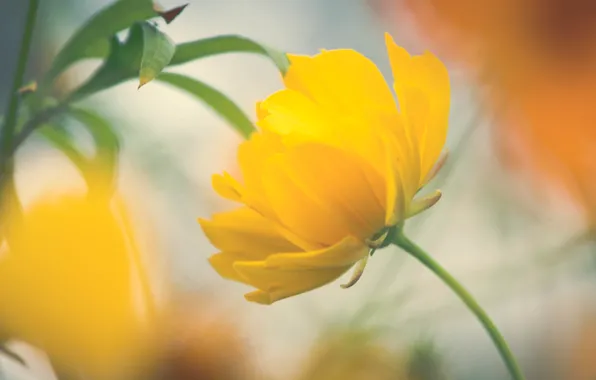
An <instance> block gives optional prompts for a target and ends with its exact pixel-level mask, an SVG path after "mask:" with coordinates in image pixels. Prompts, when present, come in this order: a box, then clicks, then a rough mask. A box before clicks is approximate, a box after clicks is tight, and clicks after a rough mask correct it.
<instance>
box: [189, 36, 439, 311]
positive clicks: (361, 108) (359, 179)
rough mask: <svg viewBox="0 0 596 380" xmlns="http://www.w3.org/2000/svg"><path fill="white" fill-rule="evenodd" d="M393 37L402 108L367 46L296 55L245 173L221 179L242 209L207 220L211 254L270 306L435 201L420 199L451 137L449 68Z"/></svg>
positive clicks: (245, 151)
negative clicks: (362, 49) (215, 250)
mask: <svg viewBox="0 0 596 380" xmlns="http://www.w3.org/2000/svg"><path fill="white" fill-rule="evenodd" d="M386 44H387V50H388V53H389V60H390V63H391V68H392V71H393V77H394V81H395V82H394V86H393V87H394V90H395V92H396V95H397V98H398V101H399V108H398V103H397V102H396V100H395V99H394V95H393V93H392V92H391V89H390V87H389V86H388V85H387V83H386V82H385V80H384V78H383V76H382V74H381V72H380V71H379V70H378V69H377V67H376V66H375V65H374V63H372V62H371V61H370V60H369V59H367V58H366V57H364V56H363V55H361V54H360V53H357V52H355V51H353V50H331V51H322V52H321V53H320V54H317V55H315V56H313V57H309V56H300V55H291V56H289V58H290V61H291V66H290V68H289V71H288V72H287V74H286V75H285V77H284V84H285V89H283V90H280V91H278V92H276V93H274V94H272V95H271V96H269V97H268V98H267V99H265V100H264V101H263V102H261V103H259V105H258V106H257V118H258V121H257V125H258V127H260V130H259V132H257V133H255V134H253V136H252V137H251V138H250V140H249V141H247V142H244V143H243V144H242V145H241V146H240V147H239V150H238V160H239V164H240V168H241V171H242V177H243V179H242V181H238V180H236V179H234V178H233V177H232V176H231V175H229V174H228V173H224V174H223V175H216V176H214V178H213V186H214V188H215V190H216V191H217V192H218V193H219V194H220V195H221V196H222V197H224V198H228V199H230V200H233V201H236V202H239V203H242V204H243V206H242V207H240V208H237V209H235V210H233V211H229V212H224V213H220V214H216V215H214V216H213V219H212V220H210V221H208V220H200V223H201V226H202V228H203V231H204V232H205V233H206V235H207V236H208V237H209V239H210V240H211V242H212V244H213V245H214V246H216V247H217V248H218V249H220V251H221V252H220V253H217V254H215V255H214V256H212V257H211V259H210V262H211V264H212V265H213V267H214V268H215V269H216V270H217V272H218V273H219V274H220V275H221V276H223V277H225V278H228V279H231V280H235V281H239V282H243V283H246V284H248V285H251V286H253V287H255V288H257V289H258V290H256V291H253V292H251V293H248V294H247V295H246V298H247V299H248V300H249V301H254V302H258V303H262V304H271V303H273V302H275V301H278V300H281V299H283V298H286V297H290V296H293V295H297V294H300V293H303V292H306V291H308V290H311V289H314V288H317V287H320V286H322V285H324V284H327V283H329V282H331V281H333V280H335V279H337V278H338V277H339V276H341V275H342V274H344V273H345V272H346V271H347V270H348V269H350V268H351V267H352V266H353V265H354V264H356V263H357V262H359V261H360V262H361V263H364V262H365V260H366V258H367V257H368V252H369V250H370V249H374V248H376V247H379V246H383V245H384V244H385V243H386V242H385V240H386V237H387V235H388V234H389V231H390V228H392V227H394V226H396V225H398V224H400V223H401V222H403V221H404V220H405V219H406V218H407V217H409V216H412V215H414V214H416V213H418V212H420V211H422V210H424V209H426V208H428V207H430V206H432V205H433V204H434V203H435V202H436V201H437V200H438V198H439V196H440V193H439V192H435V193H434V194H432V195H430V196H428V197H422V198H421V199H416V200H414V196H415V195H416V193H417V192H418V191H419V190H420V188H422V187H423V186H424V185H425V184H426V183H427V182H428V181H429V180H430V178H432V176H433V175H434V173H435V172H436V170H437V167H436V166H435V164H436V163H437V160H438V159H439V157H440V155H441V151H442V149H443V145H444V143H445V138H446V134H447V118H448V113H449V77H448V73H447V71H446V69H445V67H444V66H443V64H442V63H441V62H440V61H439V60H438V59H437V58H436V57H435V56H433V55H432V54H430V53H425V54H424V55H421V56H415V57H412V56H410V55H409V54H408V53H407V52H406V51H405V50H404V49H403V48H401V47H399V46H397V45H396V44H395V43H394V42H393V39H392V38H391V37H390V36H389V35H386ZM360 268H363V265H361V267H360ZM357 272H359V273H361V270H360V271H359V270H357ZM357 277H358V273H356V277H355V279H356V278H357ZM353 282H355V280H353V281H351V282H350V284H352V283H353Z"/></svg>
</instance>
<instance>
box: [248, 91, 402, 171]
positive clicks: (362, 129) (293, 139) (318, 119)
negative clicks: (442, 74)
mask: <svg viewBox="0 0 596 380" xmlns="http://www.w3.org/2000/svg"><path fill="white" fill-rule="evenodd" d="M359 107H360V105H355V106H354V107H353V108H354V109H356V108H359ZM261 109H262V110H263V111H262V112H265V111H266V116H265V117H264V118H262V119H259V120H258V121H257V125H258V126H259V127H261V128H262V129H263V130H266V131H270V132H273V133H276V134H278V135H281V136H284V139H283V141H284V144H285V145H286V146H292V145H297V144H302V143H304V142H319V143H324V144H327V145H331V146H334V147H337V148H340V149H342V150H345V151H348V152H350V153H355V154H357V155H359V156H360V157H362V158H363V159H364V160H366V161H368V162H369V163H370V164H371V165H372V166H373V167H374V168H376V169H377V171H378V172H379V173H381V174H382V173H383V172H384V167H383V161H382V152H381V149H380V146H379V144H378V139H377V134H378V132H379V130H381V129H383V126H384V124H393V123H391V122H385V121H383V120H381V119H382V118H383V117H386V118H387V119H388V120H390V119H391V117H397V116H398V115H397V109H396V112H395V113H394V114H393V115H387V116H383V115H378V114H375V113H371V114H370V115H369V116H368V118H363V117H361V116H354V115H353V114H350V113H348V112H343V113H338V112H333V110H330V109H328V108H324V107H322V106H320V105H318V104H317V103H316V102H315V101H314V100H312V99H311V98H309V97H308V96H306V95H304V94H303V93H300V92H298V91H295V90H290V89H286V90H281V91H278V92H276V93H274V94H273V95H271V96H269V97H268V98H267V99H265V100H264V101H263V102H261Z"/></svg>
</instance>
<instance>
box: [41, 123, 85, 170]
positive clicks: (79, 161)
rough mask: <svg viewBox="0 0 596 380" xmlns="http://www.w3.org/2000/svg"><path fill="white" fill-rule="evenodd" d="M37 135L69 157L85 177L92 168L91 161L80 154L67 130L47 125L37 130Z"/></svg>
mask: <svg viewBox="0 0 596 380" xmlns="http://www.w3.org/2000/svg"><path fill="white" fill-rule="evenodd" d="M37 134H38V135H39V136H41V137H43V138H44V139H45V140H46V141H47V142H48V143H50V144H51V145H53V146H54V147H55V148H56V149H58V150H59V151H61V152H62V153H63V154H64V155H65V156H66V157H68V159H69V160H70V161H71V162H72V163H73V164H74V165H75V166H76V167H77V169H79V171H80V172H81V174H82V175H83V176H84V175H85V173H87V171H88V170H89V168H90V166H91V165H90V162H89V159H88V158H87V157H85V155H84V154H82V153H81V152H79V150H78V149H77V148H76V144H75V142H74V141H72V137H71V136H70V134H69V133H68V131H67V130H65V129H63V128H60V127H58V126H55V125H50V124H46V125H44V126H42V127H41V128H39V129H38V130H37Z"/></svg>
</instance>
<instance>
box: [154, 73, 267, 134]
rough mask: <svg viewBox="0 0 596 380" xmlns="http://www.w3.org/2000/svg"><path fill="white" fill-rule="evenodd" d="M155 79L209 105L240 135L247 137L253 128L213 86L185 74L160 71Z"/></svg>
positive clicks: (233, 104) (247, 119)
mask: <svg viewBox="0 0 596 380" xmlns="http://www.w3.org/2000/svg"><path fill="white" fill-rule="evenodd" d="M157 80H159V81H161V82H164V83H168V84H170V85H172V86H174V87H177V88H179V89H182V90H184V91H187V92H189V93H190V94H192V95H194V96H195V97H197V98H198V99H199V100H202V101H203V102H205V103H206V104H207V105H209V106H210V107H211V108H212V109H213V110H214V111H215V112H217V113H218V114H219V115H220V116H221V117H223V118H224V119H225V120H226V121H228V122H229V123H230V124H231V125H232V127H234V129H236V130H237V131H238V132H240V134H241V135H242V136H244V137H245V138H248V137H249V136H250V135H251V133H252V132H254V130H255V128H254V126H253V124H252V122H251V121H250V119H249V118H248V116H246V114H245V113H244V112H243V111H242V110H241V109H240V108H239V107H238V106H237V105H236V104H235V103H234V102H233V101H231V100H230V99H229V98H228V97H227V96H226V95H224V94H222V93H221V92H219V91H218V90H216V89H214V88H213V87H211V86H209V85H207V84H205V83H203V82H200V81H198V80H196V79H193V78H189V77H187V76H185V75H180V74H173V73H162V74H161V75H160V76H159V77H157Z"/></svg>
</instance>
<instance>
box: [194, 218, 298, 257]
mask: <svg viewBox="0 0 596 380" xmlns="http://www.w3.org/2000/svg"><path fill="white" fill-rule="evenodd" d="M199 223H200V225H201V228H202V229H203V232H204V233H205V235H207V238H209V240H210V241H211V244H213V245H214V246H215V247H217V248H219V249H220V250H221V251H222V252H225V253H234V254H237V255H239V256H240V257H241V258H242V259H243V260H263V259H265V258H266V257H267V256H268V255H270V254H272V253H277V252H293V251H299V250H301V249H300V248H299V247H297V246H296V245H294V244H292V243H291V242H290V241H288V240H287V239H286V238H285V237H284V236H283V235H282V234H281V233H280V231H279V230H278V228H277V226H276V224H275V223H274V222H271V221H270V220H268V219H266V218H265V217H263V216H262V215H260V214H259V213H257V212H256V211H254V210H252V209H250V208H248V207H242V208H238V209H235V210H232V211H227V212H222V213H218V214H215V215H214V216H213V219H212V220H211V221H209V220H205V219H199Z"/></svg>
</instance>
